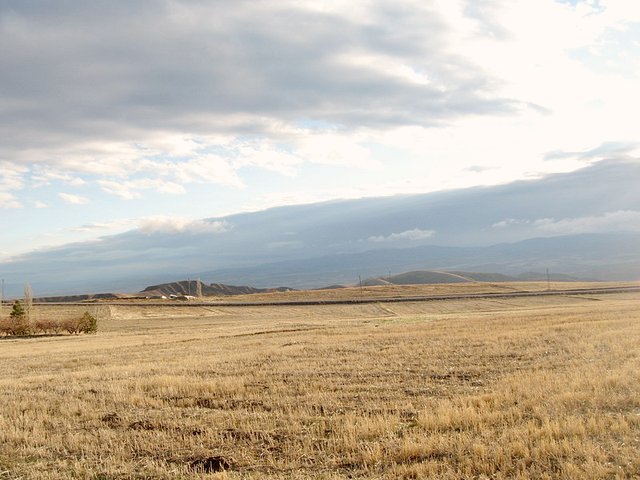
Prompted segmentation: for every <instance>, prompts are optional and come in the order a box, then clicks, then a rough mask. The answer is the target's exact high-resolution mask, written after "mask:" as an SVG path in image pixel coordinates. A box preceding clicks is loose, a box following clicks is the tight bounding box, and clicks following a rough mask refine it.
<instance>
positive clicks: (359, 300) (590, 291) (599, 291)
mask: <svg viewBox="0 0 640 480" xmlns="http://www.w3.org/2000/svg"><path fill="white" fill-rule="evenodd" d="M631 292H640V286H630V287H598V288H574V289H567V290H544V291H535V292H532V291H514V292H499V293H494V292H488V293H468V294H454V295H419V296H406V297H400V296H398V297H354V298H348V299H325V300H279V301H258V302H226V301H197V302H184V301H183V302H155V301H150V302H100V303H99V304H98V305H105V306H122V307H126V306H136V307H149V308H153V307H157V306H159V305H162V306H166V307H268V306H313V305H351V304H365V303H398V302H430V301H443V300H470V299H491V298H514V297H541V296H558V295H564V296H568V295H603V294H612V293H631ZM39 305H47V306H56V305H60V306H69V305H76V306H77V305H83V306H86V305H88V303H86V302H85V303H83V302H58V303H55V302H47V303H42V304H39Z"/></svg>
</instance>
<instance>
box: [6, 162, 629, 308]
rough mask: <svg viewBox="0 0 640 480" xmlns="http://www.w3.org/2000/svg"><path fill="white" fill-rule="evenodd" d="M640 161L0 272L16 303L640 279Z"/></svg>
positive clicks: (87, 248)
mask: <svg viewBox="0 0 640 480" xmlns="http://www.w3.org/2000/svg"><path fill="white" fill-rule="evenodd" d="M639 179H640V161H639V160H617V161H603V162H599V163H595V164H592V165H589V166H586V167H585V168H583V169H581V170H577V171H575V172H571V173H563V174H554V175H549V176H546V177H543V178H538V179H533V180H528V181H518V182H513V183H510V184H505V185H499V186H492V187H476V188H469V189H463V190H451V191H443V192H436V193H428V194H422V195H400V196H394V197H380V198H363V199H358V200H336V201H332V202H324V203H317V204H311V205H296V206H287V207H279V208H273V209H269V210H264V211H260V212H253V213H244V214H239V215H231V216H228V217H219V218H210V219H206V220H202V221H199V222H194V223H193V224H192V225H186V226H184V225H182V226H180V227H179V228H170V226H167V225H164V226H159V227H158V228H145V229H138V230H132V231H130V232H126V233H123V234H120V235H114V236H109V237H103V238H101V239H99V240H98V241H92V242H86V243H76V244H70V245H66V246H63V247H59V248H53V249H49V250H39V251H35V252H32V253H29V254H26V255H23V256H20V257H16V258H13V259H12V260H11V261H6V262H4V263H2V264H0V276H1V278H4V279H5V282H6V292H7V295H19V294H20V292H21V291H22V285H23V284H24V283H25V282H30V283H31V285H32V286H33V288H34V291H35V292H36V295H54V294H67V293H77V292H89V293H90V292H100V291H102V292H104V291H139V290H141V289H143V288H144V287H145V286H146V285H152V284H160V283H163V282H166V281H167V280H168V279H172V278H183V279H184V278H192V279H194V278H201V279H203V280H206V282H207V283H208V282H213V283H224V284H230V285H250V286H252V287H255V288H267V287H271V286H273V285H287V286H290V287H294V288H317V287H322V286H324V285H329V284H353V283H356V282H357V280H358V276H360V277H361V278H368V277H385V276H389V275H390V274H395V273H398V272H407V271H412V270H447V271H467V272H488V273H499V274H504V275H519V274H521V273H523V272H528V271H535V272H545V271H546V269H547V268H548V269H549V270H550V271H551V273H557V272H563V273H565V274H568V275H572V276H576V277H583V278H597V279H602V280H634V279H639V278H640V248H638V245H640V188H638V184H639V183H638V182H639Z"/></svg>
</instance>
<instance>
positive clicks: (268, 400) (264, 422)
mask: <svg viewBox="0 0 640 480" xmlns="http://www.w3.org/2000/svg"><path fill="white" fill-rule="evenodd" d="M53 308H54V307H41V311H40V312H38V314H39V315H45V316H46V315H47V314H49V312H50V313H51V314H56V313H55V312H58V313H57V314H59V312H60V310H56V311H54V310H53ZM102 310H103V311H101V312H100V317H101V319H100V321H101V323H100V331H99V333H98V334H97V335H83V336H59V337H58V336H51V337H40V338H30V339H15V338H8V339H0V478H7V479H18V478H24V479H31V478H34V479H62V478H93V479H103V480H106V479H131V478H158V479H179V478H232V479H233V478H250V479H262V478H267V479H269V478H274V479H275V478H278V479H285V478H301V479H302V478H324V479H338V478H372V479H373V478H443V479H460V478H504V479H507V478H509V479H511V478H521V479H525V478H540V479H542V478H565V479H594V478H639V477H640V455H638V452H639V451H640V295H639V294H637V293H633V294H609V295H598V296H594V295H589V296H563V297H543V298H514V299H502V300H464V301H461V300H460V301H453V300H449V301H437V302H421V303H387V304H364V305H327V306H306V307H293V306H290V307H285V306H279V307H219V308H217V307H201V308H196V307H191V308H180V307H168V306H167V307H157V308H150V307H134V306H131V307H110V308H109V310H110V311H109V312H107V311H106V310H107V308H106V307H102ZM222 469H224V471H222Z"/></svg>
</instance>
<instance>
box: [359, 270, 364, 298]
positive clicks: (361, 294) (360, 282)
mask: <svg viewBox="0 0 640 480" xmlns="http://www.w3.org/2000/svg"><path fill="white" fill-rule="evenodd" d="M358 283H359V284H360V296H363V293H362V277H361V276H360V275H358Z"/></svg>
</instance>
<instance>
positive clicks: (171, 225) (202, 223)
mask: <svg viewBox="0 0 640 480" xmlns="http://www.w3.org/2000/svg"><path fill="white" fill-rule="evenodd" d="M138 229H139V230H140V232H142V233H144V234H147V235H151V234H155V233H169V234H172V233H224V232H226V231H228V230H230V229H231V226H230V225H229V224H228V223H227V222H224V221H214V222H210V221H207V220H191V219H188V218H183V217H171V216H164V215H155V216H151V217H146V218H143V219H141V220H140V222H139V225H138Z"/></svg>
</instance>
